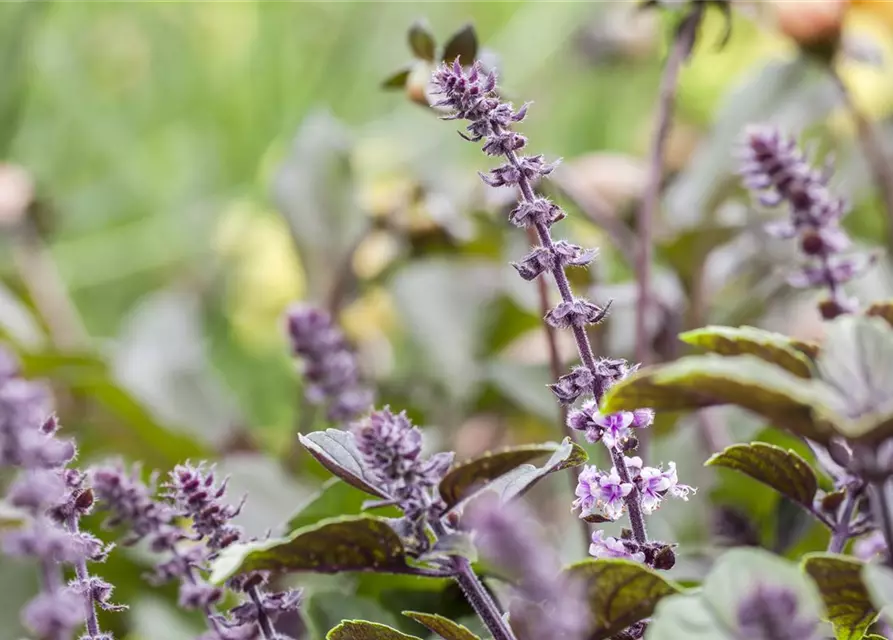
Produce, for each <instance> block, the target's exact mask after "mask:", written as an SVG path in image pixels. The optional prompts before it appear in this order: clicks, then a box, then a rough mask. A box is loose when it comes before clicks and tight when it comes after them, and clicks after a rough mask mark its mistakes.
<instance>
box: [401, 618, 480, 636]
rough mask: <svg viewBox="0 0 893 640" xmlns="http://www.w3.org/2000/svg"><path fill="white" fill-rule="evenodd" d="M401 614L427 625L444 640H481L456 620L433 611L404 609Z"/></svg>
mask: <svg viewBox="0 0 893 640" xmlns="http://www.w3.org/2000/svg"><path fill="white" fill-rule="evenodd" d="M403 615H405V616H406V617H408V618H412V619H413V620H415V621H416V622H418V623H419V624H422V625H424V626H426V627H428V629H430V630H431V631H433V632H434V633H436V634H437V635H439V636H440V637H441V638H443V639H444V640H481V639H480V638H479V637H478V636H476V635H474V634H473V633H472V632H471V631H469V630H468V629H467V628H465V627H463V626H462V625H461V624H459V623H458V622H453V621H452V620H450V619H449V618H444V617H443V616H439V615H436V614H433V613H419V612H417V611H404V612H403Z"/></svg>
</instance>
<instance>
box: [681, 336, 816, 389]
mask: <svg viewBox="0 0 893 640" xmlns="http://www.w3.org/2000/svg"><path fill="white" fill-rule="evenodd" d="M679 339H680V340H682V341H683V342H687V343H688V344H692V345H695V346H698V347H702V348H703V349H707V350H708V351H712V352H714V353H718V354H720V355H723V356H739V355H744V354H750V355H754V356H756V357H758V358H760V359H761V360H765V361H766V362H771V363H772V364H775V365H778V366H779V367H781V368H783V369H786V370H787V371H789V372H791V373H793V374H794V375H795V376H798V377H800V378H810V377H812V374H813V367H812V363H811V362H810V360H809V358H807V357H806V355H805V354H804V353H803V352H802V351H801V350H800V349H798V348H797V347H795V346H794V345H793V344H792V342H791V340H790V338H788V337H787V336H785V335H783V334H780V333H773V332H771V331H764V330H763V329H756V328H754V327H738V328H735V327H714V326H711V327H704V328H703V329H695V330H694V331H687V332H686V333H683V334H682V335H680V336H679Z"/></svg>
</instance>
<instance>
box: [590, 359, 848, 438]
mask: <svg viewBox="0 0 893 640" xmlns="http://www.w3.org/2000/svg"><path fill="white" fill-rule="evenodd" d="M726 404H731V405H736V406H739V407H742V408H744V409H747V410H749V411H751V412H753V413H756V414H758V415H761V416H763V417H764V418H766V419H767V420H769V421H771V422H772V423H773V424H775V425H777V426H779V427H782V428H785V429H787V430H788V431H791V432H793V433H795V434H797V435H801V436H805V437H809V438H812V439H813V440H817V441H819V442H827V441H828V439H829V438H830V437H831V436H833V435H834V434H835V431H836V430H837V429H839V427H840V425H841V423H843V418H841V416H842V415H845V405H844V401H843V399H842V398H841V397H840V394H838V393H837V392H836V391H835V389H833V388H832V387H831V386H829V385H826V384H824V383H822V382H820V381H818V380H812V379H809V380H807V379H804V378H799V377H797V376H795V375H793V374H792V373H790V372H788V371H786V370H784V369H782V368H781V367H777V366H774V365H772V364H770V363H768V362H766V361H764V360H762V359H760V358H757V357H756V356H752V355H741V356H718V355H715V354H707V355H702V356H689V357H686V358H682V359H680V360H677V361H676V362H672V363H669V364H664V365H657V366H653V367H647V368H645V369H642V370H640V371H638V372H636V373H634V374H633V375H631V376H630V377H629V378H627V379H626V380H622V381H621V382H618V383H617V384H616V385H614V386H613V387H611V389H610V390H609V391H608V393H607V394H606V395H605V398H604V400H603V403H602V411H605V412H606V413H615V412H617V411H632V410H634V409H637V408H639V407H651V408H652V409H654V410H655V411H692V410H695V409H701V408H704V407H711V406H717V405H726Z"/></svg>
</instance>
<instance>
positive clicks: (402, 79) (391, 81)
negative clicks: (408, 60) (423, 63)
mask: <svg viewBox="0 0 893 640" xmlns="http://www.w3.org/2000/svg"><path fill="white" fill-rule="evenodd" d="M412 70H413V67H412V66H411V65H410V66H408V67H404V68H403V69H400V70H399V71H395V72H394V73H392V74H391V75H389V76H388V77H387V78H385V79H384V80H383V81H382V83H381V88H382V89H388V90H394V89H403V88H404V87H406V83H407V81H409V76H410V75H411V74H412Z"/></svg>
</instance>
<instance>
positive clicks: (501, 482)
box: [452, 438, 589, 509]
mask: <svg viewBox="0 0 893 640" xmlns="http://www.w3.org/2000/svg"><path fill="white" fill-rule="evenodd" d="M588 458H589V456H588V455H587V454H586V451H585V450H584V449H583V448H582V447H581V446H580V445H578V444H576V443H573V442H571V441H570V438H565V439H564V441H563V442H562V443H561V444H560V445H559V446H558V447H557V448H556V449H555V451H554V453H553V454H552V456H551V457H550V458H549V460H548V461H546V463H545V464H544V465H543V466H541V467H535V466H534V465H532V464H526V463H525V464H521V465H519V466H516V467H515V468H514V469H512V470H511V471H509V472H508V473H504V474H503V475H501V476H499V477H497V478H495V479H494V480H492V481H491V482H490V483H488V484H485V485H483V486H481V487H480V488H479V489H478V490H477V491H471V492H466V493H464V494H463V495H464V497H463V498H462V499H461V500H460V501H459V502H457V503H456V504H454V505H453V507H452V508H453V509H456V508H460V507H463V506H465V505H466V504H468V503H469V502H470V501H471V500H473V499H474V498H475V497H477V496H480V495H482V494H484V493H489V492H493V493H495V494H496V495H497V496H498V498H499V500H501V501H503V502H507V501H509V500H512V499H514V498H517V497H518V496H521V495H523V494H524V493H525V492H527V491H528V490H529V489H530V488H531V487H533V485H535V484H536V483H537V482H539V481H540V480H542V479H543V478H545V477H546V476H548V475H550V474H552V473H555V472H556V471H561V470H563V469H568V468H571V467H576V466H579V465H581V464H583V463H585V462H586V460H588Z"/></svg>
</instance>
